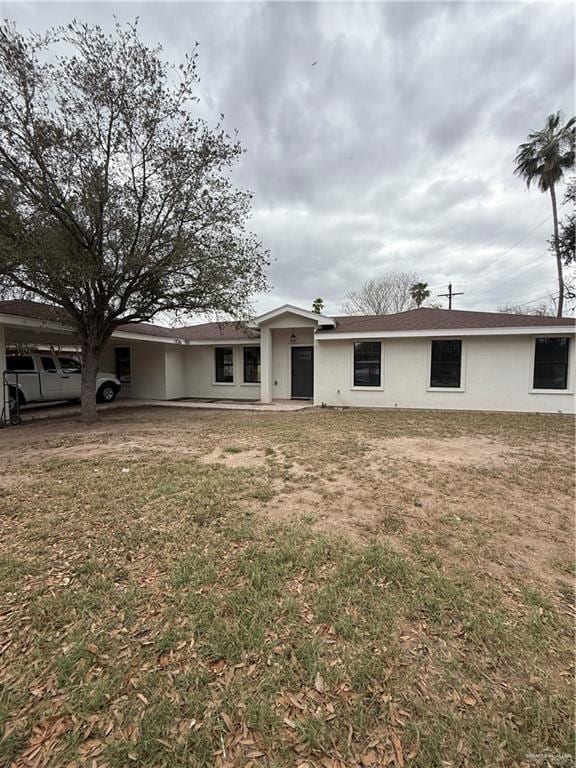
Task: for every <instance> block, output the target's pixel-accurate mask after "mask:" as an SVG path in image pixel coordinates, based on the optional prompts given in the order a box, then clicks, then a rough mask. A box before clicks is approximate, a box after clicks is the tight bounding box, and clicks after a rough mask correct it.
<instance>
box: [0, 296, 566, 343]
mask: <svg viewBox="0 0 576 768" xmlns="http://www.w3.org/2000/svg"><path fill="white" fill-rule="evenodd" d="M0 314H7V315H16V316H18V317H33V318H36V319H40V320H51V321H53V322H60V323H64V324H67V323H69V322H70V321H69V318H68V315H67V314H66V313H65V312H64V310H62V309H60V308H58V307H53V306H50V305H49V304H41V303H40V302H37V301H26V300H20V299H16V300H12V301H0ZM334 320H335V321H336V326H335V327H334V328H320V329H319V330H318V331H317V333H318V334H320V335H326V334H328V335H329V334H338V333H355V334H362V333H370V332H374V331H383V332H386V331H440V330H454V331H458V330H465V329H483V328H485V329H493V328H536V327H538V328H543V327H550V328H554V327H555V326H557V327H559V326H563V327H566V326H573V327H574V328H576V320H575V319H574V318H573V317H544V316H541V315H514V314H507V313H504V312H471V311H468V310H461V309H451V310H448V309H427V308H426V307H422V308H421V309H410V310H408V311H407V312H398V313H396V314H394V315H348V316H343V317H335V318H334ZM118 330H119V331H124V332H126V333H135V334H142V335H144V336H157V337H158V338H172V339H173V338H177V339H184V340H186V341H216V342H218V341H237V340H242V339H258V338H259V332H258V331H257V330H255V329H252V328H248V327H247V326H246V325H245V324H244V323H241V322H236V321H227V322H212V323H200V324H198V325H188V326H183V327H180V328H165V327H164V326H162V325H154V324H153V323H134V324H131V323H128V324H126V325H120V326H119V327H118Z"/></svg>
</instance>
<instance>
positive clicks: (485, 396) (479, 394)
mask: <svg viewBox="0 0 576 768" xmlns="http://www.w3.org/2000/svg"><path fill="white" fill-rule="evenodd" d="M550 335H552V334H550ZM454 338H460V337H458V336H456V335H455V336H454ZM533 344H534V337H532V336H521V337H513V336H498V337H489V336H475V337H468V338H466V337H463V355H462V388H461V389H462V391H456V390H455V391H445V390H432V389H430V388H429V382H430V339H429V338H418V339H414V338H404V339H383V340H382V357H383V364H382V387H381V388H380V389H374V390H369V389H362V390H358V389H354V388H353V386H352V385H353V378H352V368H353V342H352V341H349V340H346V341H319V342H317V343H316V376H317V379H316V390H315V403H316V404H317V405H320V404H322V403H325V404H326V405H342V406H365V407H387V408H394V407H398V408H432V409H434V408H441V409H462V410H495V411H536V412H541V413H555V412H558V411H562V412H564V413H574V412H575V399H574V394H573V393H572V390H573V388H574V382H575V365H574V362H575V355H574V339H573V342H572V345H571V347H572V348H571V353H570V373H569V382H568V386H569V390H570V391H569V392H568V393H566V392H562V393H553V394H550V393H531V391H530V390H531V387H532V375H533Z"/></svg>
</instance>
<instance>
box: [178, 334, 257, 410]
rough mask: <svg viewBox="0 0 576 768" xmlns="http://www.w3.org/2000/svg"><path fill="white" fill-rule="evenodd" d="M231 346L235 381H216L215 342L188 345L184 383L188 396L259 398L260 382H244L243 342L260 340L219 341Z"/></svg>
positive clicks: (224, 345)
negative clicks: (229, 382) (227, 342)
mask: <svg viewBox="0 0 576 768" xmlns="http://www.w3.org/2000/svg"><path fill="white" fill-rule="evenodd" d="M217 346H222V347H226V346H232V348H233V350H234V382H233V383H232V384H220V383H215V382H214V373H215V362H214V347H213V346H193V347H186V348H185V350H184V352H185V373H184V384H185V389H186V397H206V398H216V399H225V400H228V399H239V400H258V399H259V398H260V385H259V384H244V381H243V379H244V352H243V349H244V346H247V347H253V346H258V344H250V343H247V344H245V345H244V344H236V345H230V344H219V345H217Z"/></svg>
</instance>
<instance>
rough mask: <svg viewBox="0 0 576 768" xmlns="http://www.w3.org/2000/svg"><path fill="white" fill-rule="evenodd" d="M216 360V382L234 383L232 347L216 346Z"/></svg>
mask: <svg viewBox="0 0 576 768" xmlns="http://www.w3.org/2000/svg"><path fill="white" fill-rule="evenodd" d="M214 356H215V361H216V377H215V379H214V380H215V381H216V383H217V384H233V383H234V349H233V348H232V347H216V348H215V350H214Z"/></svg>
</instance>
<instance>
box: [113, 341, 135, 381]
mask: <svg viewBox="0 0 576 768" xmlns="http://www.w3.org/2000/svg"><path fill="white" fill-rule="evenodd" d="M114 355H115V359H116V378H117V379H118V381H120V383H121V384H132V357H131V354H130V347H115V348H114Z"/></svg>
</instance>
